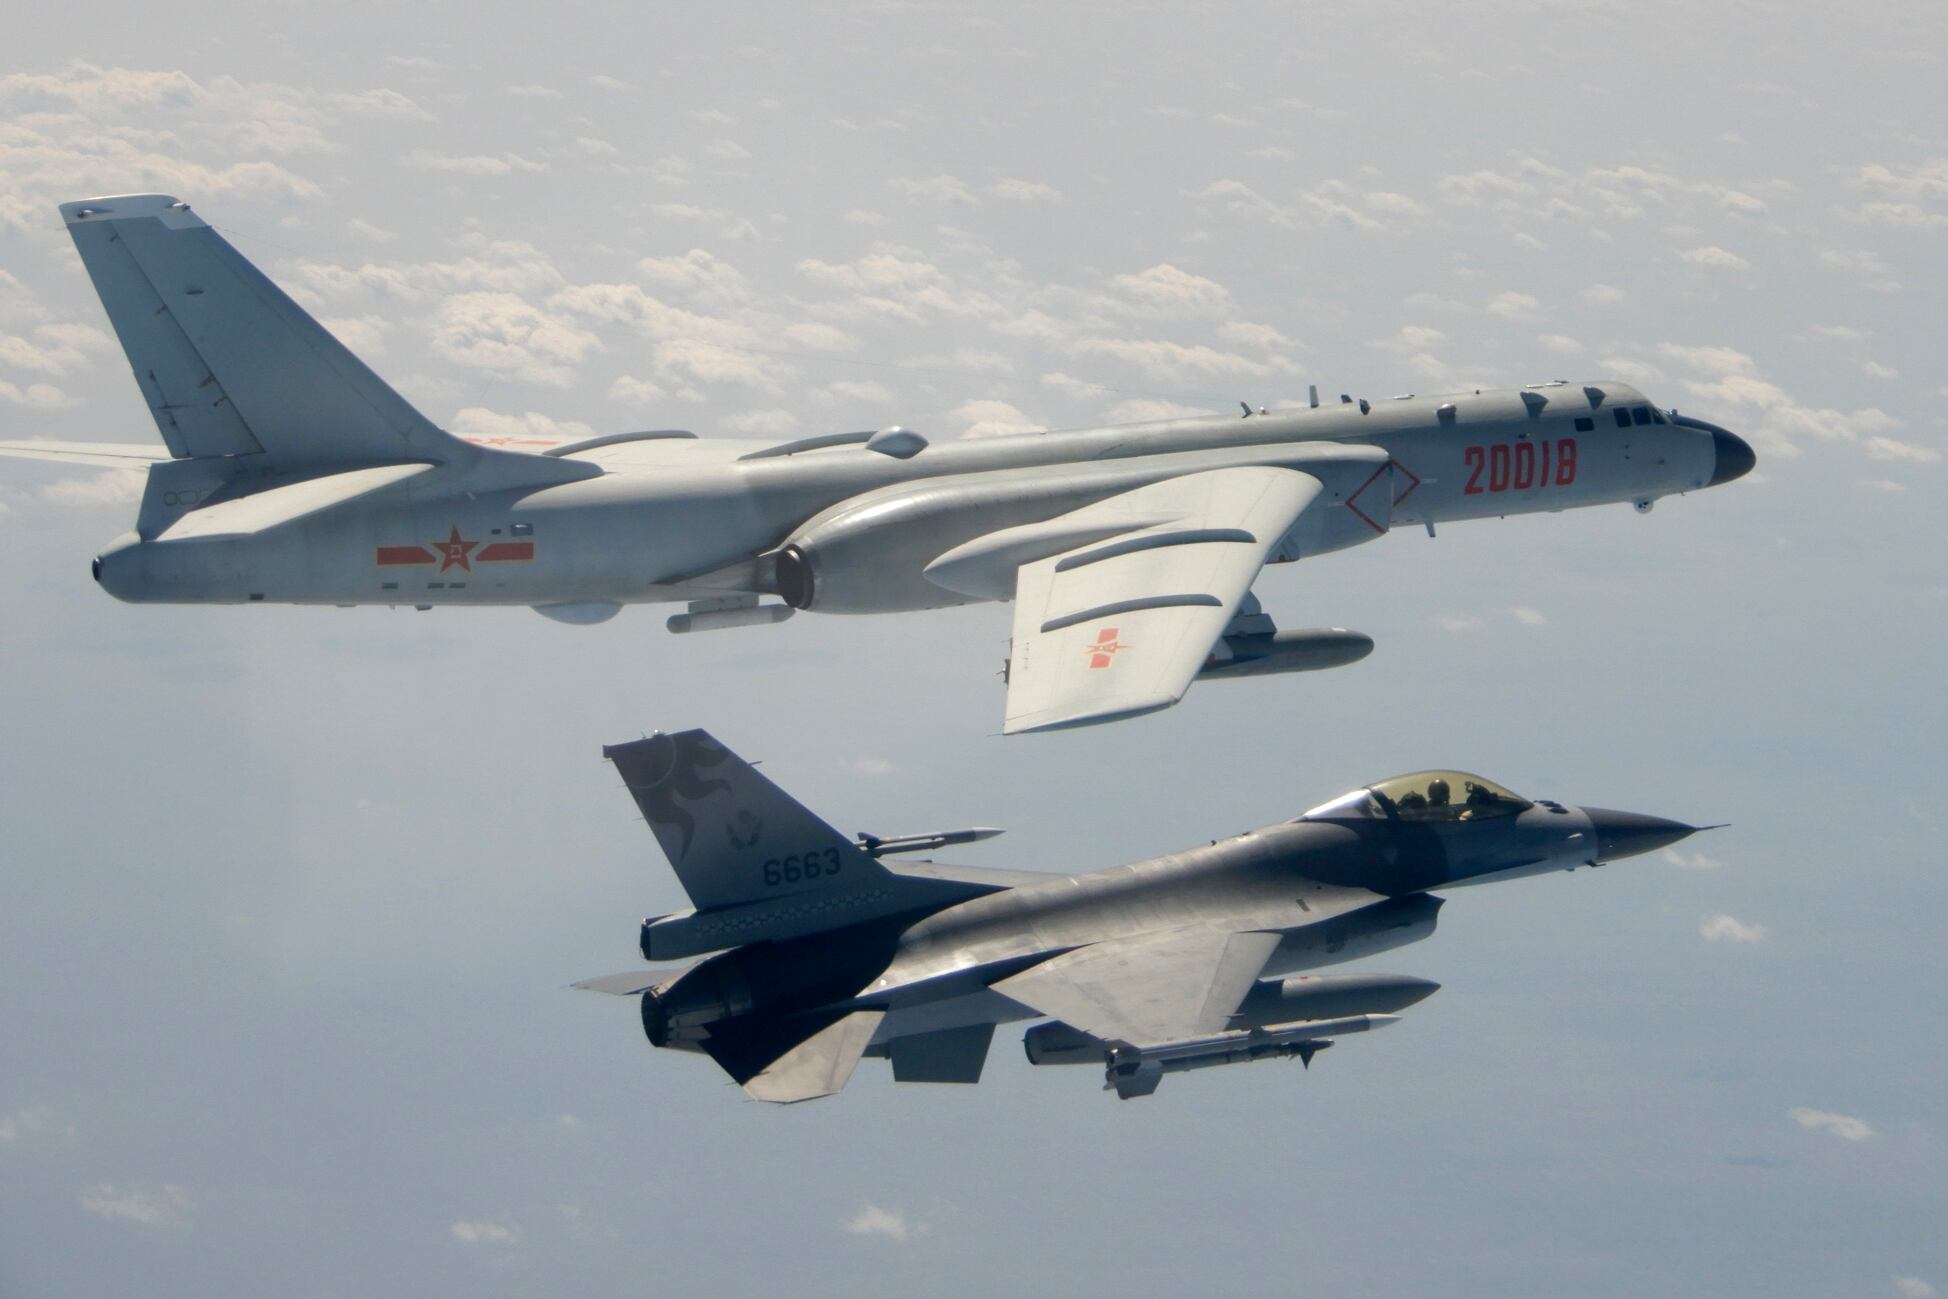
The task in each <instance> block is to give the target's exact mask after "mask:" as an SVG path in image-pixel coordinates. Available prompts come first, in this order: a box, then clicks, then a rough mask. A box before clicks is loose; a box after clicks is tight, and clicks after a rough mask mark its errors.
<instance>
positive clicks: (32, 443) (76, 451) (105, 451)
mask: <svg viewBox="0 0 1948 1299" xmlns="http://www.w3.org/2000/svg"><path fill="white" fill-rule="evenodd" d="M0 456H13V457H16V458H17V459H21V460H52V461H54V462H55V463H57V464H69V465H94V466H95V467H96V468H98V469H140V468H142V467H143V466H145V465H152V464H155V463H157V462H158V461H162V460H167V459H169V451H168V449H167V448H165V447H159V446H156V445H154V444H153V443H128V442H49V441H39V440H29V441H26V442H0Z"/></svg>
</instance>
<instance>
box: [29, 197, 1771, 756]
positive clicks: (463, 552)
mask: <svg viewBox="0 0 1948 1299" xmlns="http://www.w3.org/2000/svg"><path fill="white" fill-rule="evenodd" d="M61 213H62V216H63V218H64V219H65V220H66V222H67V226H68V231H69V233H70V234H71V235H72V237H73V239H74V242H75V247H76V249H77V250H78V251H79V253H80V255H81V259H82V262H83V264H84V265H85V266H86V267H87V270H88V274H89V276H90V277H91V278H92V280H93V281H94V285H95V288H96V290H97V291H98V293H99V294H100V296H101V301H102V306H103V308H104V309H105V310H106V312H107V314H108V318H109V321H110V322H111V324H112V325H113V326H114V329H115V332H116V334H117V336H118V337H119V338H120V340H121V343H122V347H123V349H124V351H125V352H126V353H127V355H128V360H129V364H130V367H131V369H132V370H133V372H134V375H135V380H136V384H137V387H138V389H139V390H140V392H141V394H142V397H143V400H144V401H145V402H146V404H147V406H148V408H149V413H150V415H151V417H152V418H153V420H154V422H155V425H156V428H157V430H158V432H159V433H160V435H161V438H162V443H163V445H162V447H160V448H151V447H147V446H141V445H127V444H110V443H53V442H34V441H13V442H0V455H14V456H25V457H30V458H40V459H51V460H58V461H64V462H71V463H91V464H99V465H111V466H113V465H119V466H128V465H131V464H134V465H142V464H146V465H147V466H148V484H147V489H146V491H145V492H144V495H143V498H142V503H141V506H140V508H139V510H138V512H137V515H136V520H135V527H134V530H133V531H132V532H131V533H129V534H128V535H126V536H124V537H122V538H121V539H119V540H117V541H116V542H114V543H113V544H112V545H110V546H109V547H107V548H106V549H105V550H104V551H103V552H102V553H101V555H100V556H99V557H97V558H96V560H95V562H94V575H95V578H96V580H97V581H98V582H100V584H101V585H102V587H103V588H104V589H105V590H107V591H108V592H109V593H110V594H111V595H114V596H115V597H117V598H118V599H122V600H128V601H136V602H169V603H266V604H279V603H283V604H334V605H360V604H381V605H412V606H414V607H416V608H421V609H430V608H433V607H435V606H447V605H527V606H530V607H532V608H534V609H536V610H537V611H539V612H541V613H543V614H546V615H547V616H549V617H551V618H555V619H558V620H560V621H563V622H569V623H591V622H600V621H602V620H604V619H606V618H608V617H611V616H613V615H614V614H615V613H616V612H617V611H618V610H620V609H621V608H622V606H623V605H626V604H637V603H655V602H666V603H672V602H673V603H682V604H685V605H686V606H687V607H686V608H685V610H684V611H683V612H680V613H677V614H675V615H674V616H672V617H671V618H670V619H669V622H668V626H669V629H670V630H671V631H673V632H684V633H694V632H698V631H704V630H710V629H715V628H725V627H735V626H745V625H752V624H765V623H775V622H780V621H783V620H784V619H786V618H788V617H790V616H792V615H793V614H794V613H796V612H798V611H800V610H813V611H818V612H826V613H897V612H901V611H906V610H917V609H929V608H939V607H943V606H948V605H957V604H968V603H975V602H982V601H1012V602H1013V603H1014V606H1015V607H1014V628H1013V639H1012V642H1011V648H1010V651H1009V655H1008V661H1007V674H1006V676H1007V703H1006V710H1005V715H1004V727H1003V729H1004V730H1005V731H1008V732H1021V731H1037V730H1048V729H1053V728H1058V727H1066V726H1077V725H1083V724H1088V723H1094V722H1103V721H1109V720H1114V719H1117V718H1125V717H1133V716H1136V715H1138V714H1142V713H1147V712H1153V711H1155V710H1157V709H1161V708H1166V707H1169V706H1170V705H1171V704H1173V703H1175V702H1176V701H1177V700H1179V699H1180V698H1182V696H1183V694H1184V692H1185V691H1186V690H1187V689H1188V688H1189V687H1190V685H1191V683H1192V682H1193V681H1195V680H1199V679H1204V678H1212V677H1217V678H1224V677H1243V676H1254V675H1262V674H1266V673H1275V672H1294V671H1307V670H1312V669H1318V668H1325V667H1332V666H1336V665H1339V664H1344V663H1349V662H1352V661H1354V660H1357V659H1359V658H1362V657H1364V656H1365V655H1366V654H1367V653H1368V652H1369V651H1370V650H1371V648H1372V641H1371V640H1370V639H1369V638H1367V637H1366V636H1364V635H1362V634H1361V633H1359V632H1354V631H1347V630H1345V629H1343V628H1323V629H1312V630H1294V629H1287V630H1280V629H1279V628H1278V627H1277V626H1276V625H1275V624H1274V623H1273V621H1272V619H1271V618H1270V617H1269V616H1268V615H1267V614H1266V613H1265V612H1264V610H1263V609H1262V608H1261V607H1260V604H1259V601H1258V600H1257V598H1256V597H1255V596H1254V595H1253V593H1252V589H1251V588H1252V585H1253V583H1254V582H1255V581H1256V580H1257V578H1258V575H1259V573H1260V571H1261V570H1262V569H1263V567H1264V566H1265V565H1266V564H1273V563H1289V562H1291V561H1294V560H1299V559H1311V558H1312V557H1314V556H1318V555H1323V554H1327V553H1329V552H1331V551H1334V550H1341V549H1345V548H1346V547H1349V546H1355V545H1361V544H1364V543H1366V542H1369V541H1372V540H1374V539H1376V538H1378V537H1381V536H1384V535H1385V534H1386V533H1387V532H1388V531H1390V530H1391V529H1393V528H1394V527H1396V526H1399V525H1402V524H1407V525H1417V524H1426V525H1428V526H1429V527H1430V528H1431V527H1432V525H1434V524H1435V523H1441V522H1448V521H1452V520H1461V519H1473V518H1490V517H1495V516H1499V515H1507V514H1520V513H1527V512H1532V511H1539V510H1550V511H1556V510H1563V509H1567V508H1571V507H1575V506H1583V505H1596V504H1601V503H1606V502H1623V501H1630V502H1634V503H1636V504H1637V505H1638V507H1639V508H1648V507H1649V505H1650V504H1651V503H1652V502H1653V501H1655V500H1656V499H1657V498H1659V497H1662V496H1666V495H1670V494H1674V493H1683V492H1688V491H1693V490H1696V489H1699V488H1703V487H1709V486H1714V485H1717V484H1719V483H1723V482H1726V481H1729V480H1731V479H1734V478H1737V477H1739V476H1740V475H1742V474H1744V473H1745V472H1747V471H1748V470H1749V469H1750V468H1751V467H1752V464H1753V459H1754V458H1753V454H1752V450H1751V448H1750V447H1749V446H1747V445H1746V444H1745V443H1744V442H1743V441H1742V440H1740V439H1739V438H1738V437H1737V436H1736V435H1734V434H1732V433H1730V432H1728V431H1726V430H1724V429H1721V428H1717V427H1715V426H1713V425H1711V424H1707V423H1705V422H1704V421H1702V420H1697V419H1692V418H1689V417H1687V416H1681V415H1678V414H1677V413H1676V412H1675V411H1668V412H1667V411H1664V410H1660V409H1657V408H1656V407H1654V406H1653V405H1652V404H1651V403H1650V402H1649V401H1648V400H1647V399H1646V398H1645V397H1644V396H1643V395H1642V394H1641V393H1639V392H1638V391H1637V390H1636V389H1635V388H1633V387H1631V386H1630V385H1628V384H1624V383H1617V382H1611V381H1608V380H1594V381H1591V382H1587V383H1570V382H1567V381H1564V380H1553V381H1551V382H1548V383H1542V384H1535V385H1531V386H1529V387H1525V388H1519V389H1500V390H1488V389H1483V390H1477V391H1472V392H1463V393H1454V394H1450V395H1445V396H1414V395H1412V394H1409V395H1407V396H1403V397H1399V398H1395V399H1392V400H1386V401H1377V402H1375V401H1369V400H1367V399H1365V398H1361V399H1358V400H1355V399H1354V398H1353V397H1352V395H1351V394H1341V396H1340V398H1339V400H1338V401H1337V402H1329V403H1327V404H1324V405H1321V404H1319V403H1318V401H1317V398H1316V395H1315V397H1314V400H1313V404H1312V405H1311V406H1310V407H1306V408H1299V409H1290V410H1276V411H1271V412H1264V411H1259V412H1253V411H1252V410H1251V409H1250V408H1249V407H1246V409H1245V418H1242V419H1240V418H1238V417H1237V416H1235V415H1212V416H1198V417H1192V418H1182V419H1170V420H1161V421H1155V422H1151V423H1144V424H1132V425H1122V426H1116V427H1105V428H1089V429H1079V430H1074V431H1070V432H1056V433H1035V434H1021V435H1017V436H1012V437H996V438H985V439H980V440H975V441H966V440H962V441H954V442H946V443H942V444H938V445H929V443H928V441H927V439H926V438H924V437H922V436H920V435H919V434H917V433H915V432H913V431H912V430H910V429H904V428H899V427H893V428H885V429H880V430H877V431H873V432H858V433H833V434H823V435H819V436H815V437H808V438H802V439H798V440H796V441H792V442H787V443H783V444H772V443H767V442H755V441H737V440H731V439H722V438H708V439H700V438H697V437H696V436H695V435H694V434H692V433H690V432H687V431H683V430H671V429H662V430H651V431H644V432H617V433H609V434H603V435H600V436H596V437H589V438H584V439H580V440H573V439H565V438H547V437H531V438H522V439H520V442H521V446H520V447H519V448H513V447H508V446H500V445H488V443H489V442H496V441H500V440H499V439H469V438H464V437H458V436H455V435H454V434H452V433H449V432H446V431H444V430H442V429H440V428H438V427H437V426H435V425H434V424H433V423H432V422H431V421H430V420H428V419H427V418H426V416H425V415H423V414H422V413H421V412H419V411H418V410H415V409H414V408H413V406H412V405H411V404H410V403H409V402H407V401H406V400H405V399H404V398H403V397H401V396H400V395H399V394H398V393H397V392H395V391H394V390H393V389H391V388H390V387H388V386H387V385H386V384H385V383H384V382H383V381H382V380H380V379H379V378H378V376H376V375H375V374H373V373H372V371H371V370H369V369H367V368H366V366H365V365H364V364H363V363H362V362H360V361H359V360H358V358H357V357H355V356H353V355H352V353H351V352H350V351H348V350H347V349H346V348H345V347H344V346H343V345H342V344H341V343H340V342H338V340H337V339H335V338H334V337H332V335H331V334H330V332H329V331H327V330H326V329H324V328H323V327H322V326H320V325H319V324H318V323H317V322H316V321H315V320H313V319H312V318H311V317H310V316H309V315H307V314H306V313H305V312H304V310H303V309H302V308H300V307H299V306H298V305H297V304H296V303H295V302H293V301H292V300H291V299H290V298H289V297H287V296H286V295H285V294H284V293H283V292H282V291H281V290H280V289H278V288H277V286H276V285H274V284H273V283H272V282H271V281H270V280H269V279H267V278H266V277H265V276H264V275H263V274H262V273H261V272H259V271H258V270H257V269H256V268H255V267H253V266H252V265H251V264H250V263H249V262H248V261H246V260H245V259H244V258H243V257H242V256H240V255H239V254H238V253H237V251H236V250H235V249H234V248H232V247H231V246H230V245H229V244H228V243H227V242H225V241H224V239H223V238H222V237H221V236H219V235H218V234H217V233H216V231H215V230H213V229H211V228H210V227H209V226H208V225H207V224H205V223H204V221H203V220H202V219H201V218H199V217H198V216H196V214H195V213H193V212H192V211H190V209H189V205H188V204H186V203H183V202H181V201H179V200H177V199H174V198H171V197H169V196H167V195H159V194H138V195H124V196H118V197H110V198H96V199H87V200H83V201H80V202H75V203H68V204H64V205H63V206H62V208H61Z"/></svg>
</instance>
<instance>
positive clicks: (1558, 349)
mask: <svg viewBox="0 0 1948 1299" xmlns="http://www.w3.org/2000/svg"><path fill="white" fill-rule="evenodd" d="M1535 341H1536V342H1538V343H1540V344H1542V346H1543V348H1544V349H1545V350H1547V351H1550V352H1554V353H1555V354H1556V355H1558V356H1581V355H1582V354H1583V345H1582V344H1581V343H1579V342H1577V341H1576V340H1575V339H1573V338H1571V337H1570V336H1569V335H1567V334H1542V335H1539V336H1537V338H1536V340H1535Z"/></svg>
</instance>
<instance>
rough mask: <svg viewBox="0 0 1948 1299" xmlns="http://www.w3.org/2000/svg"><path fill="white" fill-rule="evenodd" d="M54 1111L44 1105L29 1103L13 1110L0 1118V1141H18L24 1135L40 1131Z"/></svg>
mask: <svg viewBox="0 0 1948 1299" xmlns="http://www.w3.org/2000/svg"><path fill="white" fill-rule="evenodd" d="M53 1115H54V1112H53V1111H52V1110H50V1109H48V1108H47V1106H45V1105H30V1106H28V1107H27V1108H26V1109H22V1110H15V1111H14V1112H13V1113H12V1114H9V1115H8V1116H7V1117H6V1118H4V1119H0V1141H18V1140H19V1139H20V1138H22V1137H24V1136H30V1135H32V1134H33V1133H36V1132H39V1131H41V1130H42V1129H43V1128H45V1127H46V1126H47V1124H48V1120H49V1119H51V1118H52V1117H53Z"/></svg>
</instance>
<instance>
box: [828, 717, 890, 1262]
mask: <svg viewBox="0 0 1948 1299" xmlns="http://www.w3.org/2000/svg"><path fill="white" fill-rule="evenodd" d="M839 765H840V766H841V767H843V768H844V769H845V770H847V771H850V772H852V773H853V774H854V775H859V776H889V775H891V774H892V773H893V771H894V770H895V768H894V766H893V764H892V763H890V762H888V761H887V760H886V759H884V758H882V757H880V756H879V755H878V754H875V753H861V754H859V755H857V756H856V757H852V758H847V759H845V760H844V761H842V762H840V763H839ZM867 1207H868V1208H870V1207H871V1206H870V1205H869V1206H867ZM848 1230H849V1229H848Z"/></svg>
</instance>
